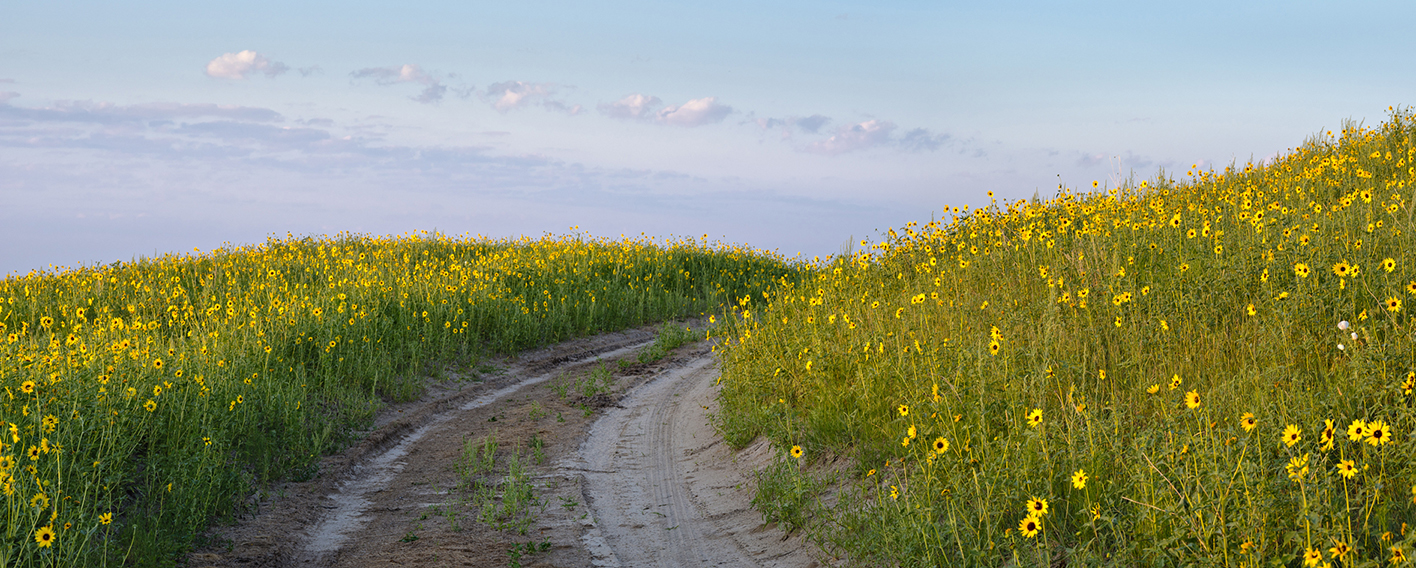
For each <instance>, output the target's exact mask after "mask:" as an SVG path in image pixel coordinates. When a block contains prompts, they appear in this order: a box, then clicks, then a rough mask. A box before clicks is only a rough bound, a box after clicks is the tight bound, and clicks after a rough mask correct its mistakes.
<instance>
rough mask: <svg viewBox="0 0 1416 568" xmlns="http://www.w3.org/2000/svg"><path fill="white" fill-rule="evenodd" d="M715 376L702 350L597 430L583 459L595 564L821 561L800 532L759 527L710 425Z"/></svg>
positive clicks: (741, 478) (641, 390) (588, 538)
mask: <svg viewBox="0 0 1416 568" xmlns="http://www.w3.org/2000/svg"><path fill="white" fill-rule="evenodd" d="M717 376H718V370H717V366H716V365H715V364H714V360H713V358H712V356H711V355H709V354H707V353H705V354H703V355H702V356H700V357H696V358H694V359H691V360H689V361H687V362H685V363H684V364H683V365H682V366H680V367H677V368H674V369H671V370H669V371H668V372H665V373H663V374H662V375H661V376H659V377H657V378H656V379H654V380H652V381H650V382H648V383H646V384H644V385H641V386H640V387H638V388H636V389H635V390H634V391H632V392H631V393H630V394H629V396H627V397H625V398H624V399H623V400H621V401H620V408H615V409H613V410H611V411H609V412H607V413H606V414H605V415H604V416H603V417H602V418H600V419H599V420H598V421H596V422H595V424H594V425H593V426H591V428H590V432H589V435H588V437H587V438H586V440H585V442H584V444H582V445H581V450H580V460H582V461H581V463H582V464H583V466H584V467H583V471H584V472H585V473H584V476H585V484H584V485H583V487H584V489H585V497H586V502H587V504H588V505H589V506H590V510H591V513H592V514H593V516H594V519H593V520H594V526H593V527H590V528H589V529H588V530H587V533H586V535H585V537H584V538H583V539H582V540H583V542H584V544H585V545H586V548H587V550H589V551H590V552H591V555H592V557H593V559H594V564H595V565H596V566H671V567H689V566H762V565H790V566H808V565H813V564H815V561H814V560H813V559H811V558H810V557H809V555H808V554H807V553H806V550H805V548H804V547H803V545H802V543H801V542H800V540H801V539H800V538H793V539H787V538H784V537H782V536H781V533H780V532H778V531H776V530H771V531H766V530H762V529H764V528H765V527H763V526H762V524H761V516H760V515H758V514H757V513H756V512H755V511H752V510H751V509H750V507H749V506H748V503H747V500H748V499H749V498H750V497H749V494H750V490H747V489H744V487H745V486H747V485H749V484H748V483H746V480H747V477H746V475H745V474H743V473H742V471H743V470H744V465H745V464H740V463H739V464H733V463H731V462H732V461H733V459H734V457H733V454H732V453H731V451H730V450H728V449H727V448H726V447H725V446H724V445H723V444H722V443H721V440H719V439H718V435H717V433H716V432H715V431H714V430H713V428H712V426H711V425H709V424H708V419H707V408H708V405H710V404H711V403H712V401H713V399H714V394H715V393H716V388H715V379H716V378H717ZM705 463H706V464H707V465H705ZM714 494H716V498H715V497H714ZM762 537H765V538H766V539H769V540H770V542H765V543H764V542H759V541H762V540H763V538H762ZM789 540H790V542H789ZM744 541H746V542H744ZM763 544H766V546H763Z"/></svg>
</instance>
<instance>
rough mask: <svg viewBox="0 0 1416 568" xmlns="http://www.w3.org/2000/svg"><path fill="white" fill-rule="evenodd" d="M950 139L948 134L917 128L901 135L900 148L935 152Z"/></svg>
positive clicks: (909, 150) (911, 150) (910, 150)
mask: <svg viewBox="0 0 1416 568" xmlns="http://www.w3.org/2000/svg"><path fill="white" fill-rule="evenodd" d="M948 141H949V135H948V134H935V133H933V132H930V131H929V129H927V128H916V129H913V130H911V131H909V132H906V133H905V135H904V136H901V137H900V140H899V142H898V144H899V145H900V148H902V149H904V150H905V151H908V152H923V151H925V150H928V151H931V152H933V151H934V150H938V149H939V147H940V146H943V145H944V143H945V142H948Z"/></svg>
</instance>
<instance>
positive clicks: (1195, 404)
mask: <svg viewBox="0 0 1416 568" xmlns="http://www.w3.org/2000/svg"><path fill="white" fill-rule="evenodd" d="M1185 406H1186V407H1188V408H1189V409H1190V410H1194V409H1196V408H1199V407H1200V391H1190V392H1187V393H1185Z"/></svg>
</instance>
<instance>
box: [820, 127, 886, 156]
mask: <svg viewBox="0 0 1416 568" xmlns="http://www.w3.org/2000/svg"><path fill="white" fill-rule="evenodd" d="M895 128H896V127H895V123H893V122H890V121H888V120H867V121H865V122H860V123H856V124H851V125H847V126H843V127H841V128H838V129H836V133H835V134H832V135H831V136H830V137H829V138H827V139H825V140H819V141H817V142H812V143H811V144H808V145H807V146H806V151H808V152H812V153H815V154H828V155H835V154H844V153H847V152H854V151H857V150H864V149H866V148H873V147H876V146H884V145H887V144H889V143H890V133H891V132H894V131H895Z"/></svg>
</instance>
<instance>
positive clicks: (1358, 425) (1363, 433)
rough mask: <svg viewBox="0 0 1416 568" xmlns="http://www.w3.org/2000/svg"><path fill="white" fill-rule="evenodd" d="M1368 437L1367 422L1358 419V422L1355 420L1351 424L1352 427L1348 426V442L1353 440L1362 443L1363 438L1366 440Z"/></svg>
mask: <svg viewBox="0 0 1416 568" xmlns="http://www.w3.org/2000/svg"><path fill="white" fill-rule="evenodd" d="M1366 437H1367V423H1366V422H1363V421H1362V419H1361V418H1358V419H1356V420H1353V421H1352V424H1350V425H1348V426H1347V439H1348V440H1351V441H1353V442H1360V441H1362V438H1366Z"/></svg>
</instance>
